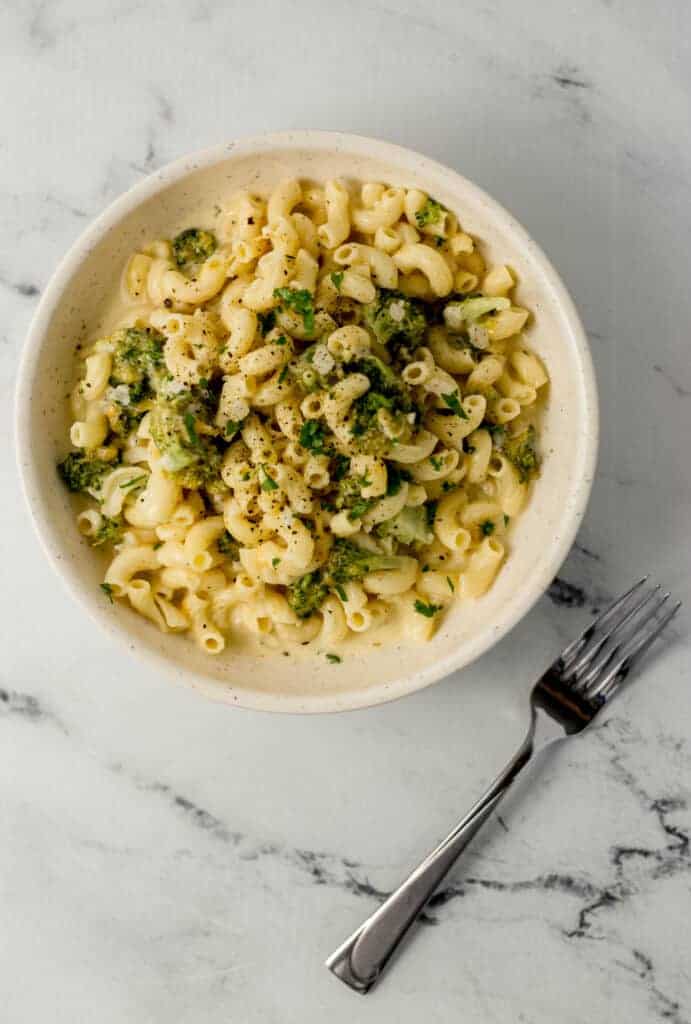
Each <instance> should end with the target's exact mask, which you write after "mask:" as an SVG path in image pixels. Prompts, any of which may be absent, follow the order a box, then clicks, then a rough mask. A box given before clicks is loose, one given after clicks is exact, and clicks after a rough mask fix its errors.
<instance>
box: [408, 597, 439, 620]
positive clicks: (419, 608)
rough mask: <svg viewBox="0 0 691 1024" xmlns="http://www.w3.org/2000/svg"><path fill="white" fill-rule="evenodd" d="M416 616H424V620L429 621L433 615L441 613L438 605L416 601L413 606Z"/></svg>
mask: <svg viewBox="0 0 691 1024" xmlns="http://www.w3.org/2000/svg"><path fill="white" fill-rule="evenodd" d="M413 607H414V608H415V611H416V612H417V613H418V615H424V616H425V618H426V619H431V618H432V616H433V615H436V614H437V612H440V611H441V605H440V604H425V602H424V601H420V600H417V601H416V602H415V604H414V605H413Z"/></svg>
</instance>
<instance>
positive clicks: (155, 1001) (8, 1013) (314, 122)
mask: <svg viewBox="0 0 691 1024" xmlns="http://www.w3.org/2000/svg"><path fill="white" fill-rule="evenodd" d="M0 29H1V31H0V48H1V50H2V60H0V95H1V96H2V101H1V106H0V110H1V112H2V115H1V116H2V124H1V127H2V134H1V135H0V148H1V151H2V160H1V161H0V167H1V168H2V171H1V178H2V180H1V186H2V194H1V196H0V204H1V206H0V209H1V211H2V222H3V236H2V241H1V242H0V295H1V297H2V321H1V323H0V395H1V398H2V401H1V402H0V428H1V429H2V433H3V436H4V437H5V438H6V441H5V444H4V445H3V446H2V448H1V450H0V487H1V493H2V497H3V500H2V502H1V503H0V524H1V527H2V528H1V529H0V546H1V548H2V551H1V555H2V565H3V574H4V586H3V587H2V590H1V592H0V622H1V623H2V637H3V654H4V657H3V661H2V668H1V669H0V680H1V682H0V685H1V686H2V687H3V689H2V691H0V829H1V832H0V954H1V955H0V960H1V962H2V967H3V970H2V975H3V980H2V985H1V989H2V992H1V994H0V1019H1V1020H2V1021H3V1024H39V1022H41V1024H43V1022H49V1024H81V1022H92V1021H99V1024H123V1022H127V1024H130V1022H131V1024H145V1022H146V1024H148V1022H151V1024H183V1022H184V1024H202V1022H203V1024H216V1022H218V1024H220V1022H224V1024H225V1022H228V1021H231V1022H232V1024H322V1022H323V1021H324V1020H328V1021H330V1022H333V1024H346V1022H347V1024H351V1022H352V1021H357V1022H358V1024H361V1022H363V1024H367V1022H370V1021H372V1022H374V1021H376V1022H377V1024H381V1022H383V1021H385V1022H388V1021H398V1022H400V1024H417V1022H418V1021H420V1020H423V1021H425V1022H427V1024H433V1022H434V1024H437V1022H439V1024H450V1022H452V1021H453V1022H455V1021H463V1022H464V1024H475V1022H478V1024H479V1022H501V1024H504V1022H506V1024H516V1022H526V1024H528V1022H530V1024H554V1022H560V1024H572V1022H573V1024H580V1022H585V1021H587V1022H589V1024H590V1022H596V1024H600V1022H603V1024H604V1022H606V1021H612V1022H614V1021H617V1022H619V1021H626V1022H627V1024H647V1022H655V1021H672V1022H674V1024H683V1022H688V1021H689V1020H691V979H690V977H689V963H690V958H689V945H690V936H691V931H690V927H689V919H690V916H691V892H690V888H691V886H690V883H691V853H690V849H689V834H690V830H691V807H690V803H689V802H690V801H691V737H690V733H691V686H690V685H689V669H690V668H691V647H690V646H689V636H688V616H689V610H691V588H690V585H689V569H690V568H691V551H690V550H689V521H690V519H691V468H690V463H689V437H690V436H691V359H690V358H689V320H690V316H691V288H690V287H689V255H688V253H689V243H690V242H691V194H690V192H691V186H690V184H689V167H690V163H691V142H690V140H689V131H688V128H689V113H690V97H691V64H689V59H688V39H689V34H690V33H691V14H690V13H689V8H688V6H687V5H686V3H685V2H684V0H674V2H667V3H665V4H662V5H657V6H656V7H655V8H654V9H653V7H652V6H651V4H650V3H646V2H645V0H637V2H632V0H628V2H624V0H599V2H597V0H581V2H580V3H579V4H566V3H555V4H546V3H541V2H540V0H529V2H528V3H524V4H516V3H514V2H511V0H500V2H496V0H495V3H493V4H491V5H488V4H486V3H482V2H478V0H468V2H466V3H463V4H457V3H452V2H449V0H446V2H443V0H431V2H430V3H428V4H427V5H424V6H421V5H420V4H419V3H413V2H412V0H403V2H398V3H396V2H394V0H370V2H358V0H354V2H351V3H348V4H346V3H341V4H326V3H318V2H311V0H310V2H301V0H293V2H286V0H284V2H283V3H281V2H280V0H258V2H256V3H251V4H241V3H230V4H229V3H221V2H214V0H197V2H195V3H192V2H189V3H183V2H180V0H179V2H177V3H174V4H169V5H163V4H145V3H143V2H141V0H139V2H138V0H131V2H126V0H123V2H121V3H95V4H90V3H87V2H85V0H69V2H55V3H52V4H45V3H43V2H41V3H37V2H26V3H23V4H19V3H16V4H12V5H5V7H4V9H3V11H2V14H0ZM296 127H321V128H335V129H341V130H345V131H348V130H352V131H357V132H359V133H362V134H367V135H378V136H382V137H384V138H388V139H391V140H393V141H395V142H399V143H402V144H404V145H408V146H411V147H413V148H416V149H419V150H421V151H423V152H425V153H427V154H429V155H431V156H433V157H436V158H438V159H439V160H441V161H443V162H445V163H448V164H450V165H451V166H454V167H456V168H458V169H459V170H460V171H461V172H462V173H464V174H465V175H467V176H468V177H470V178H471V179H474V180H475V181H477V182H478V183H479V184H480V185H482V186H484V187H485V188H486V189H487V190H488V191H490V192H491V193H492V194H494V195H495V196H496V197H497V198H498V199H499V200H500V201H501V202H503V203H504V204H505V205H506V206H508V207H509V209H511V210H512V212H513V213H515V215H516V216H517V217H518V218H519V220H521V221H522V222H523V223H524V224H525V225H526V227H527V228H528V229H529V230H530V231H531V233H532V234H533V235H534V237H535V238H536V239H537V240H538V241H539V242H540V243H541V244H542V245H543V246H544V247H545V249H546V250H547V252H548V254H549V255H550V256H551V257H552V259H553V260H554V262H555V263H556V265H557V267H558V268H559V269H560V271H561V272H562V274H563V276H564V279H565V281H566V283H567V285H568V286H569V288H570V289H571V291H572V294H573V296H574V298H575V300H576V302H577V304H578V306H579V308H580V310H581V312H582V315H583V319H584V322H585V324H586V327H587V329H588V332H589V334H590V338H591V342H592V348H593V354H594V358H595V363H596V368H597V372H598V378H599V383H600V388H601V398H602V420H603V444H602V453H601V460H600V466H599V472H598V476H597V481H596V484H595V489H594V494H593V498H592V502H591V505H590V509H589V513H588V515H587V518H586V521H585V524H584V526H583V529H582V531H581V534H580V537H579V543H578V544H577V546H576V548H575V550H574V551H573V553H572V555H571V557H570V559H569V561H568V562H567V564H566V565H565V566H564V568H563V570H562V573H561V575H560V580H559V581H558V582H557V583H555V585H554V586H553V588H552V590H551V591H550V593H549V595H548V596H547V597H545V598H544V599H543V600H542V602H541V603H540V604H539V606H538V607H537V608H536V609H535V610H534V611H533V612H532V613H531V614H530V615H529V616H528V617H527V619H526V620H524V622H523V623H522V624H521V625H520V626H519V627H518V628H517V629H516V630H514V632H513V633H512V634H511V635H510V636H509V637H508V638H507V639H505V640H504V641H503V642H502V643H501V644H500V645H499V646H498V647H497V648H496V649H495V650H494V651H493V652H492V653H491V654H489V655H487V656H485V657H484V658H482V659H481V660H480V661H479V662H478V663H476V664H475V665H474V666H473V667H472V668H470V669H468V670H467V671H465V672H464V673H462V674H459V675H458V676H457V677H454V678H450V679H448V680H446V681H445V682H443V683H441V684H439V685H437V686H435V687H432V688H431V689H429V690H427V691H426V692H424V693H420V694H417V695H416V696H414V697H412V698H409V699H407V700H404V701H402V702H399V703H397V704H394V705H390V706H386V707H381V708H379V709H377V710H374V711H363V712H358V713H353V714H348V715H341V716H334V717H329V718H323V717H322V718H310V719H307V718H304V719H300V718H280V717H272V716H268V715H260V714H251V713H245V712H237V711H231V710H229V709H226V708H223V707H221V706H217V705H214V704H210V703H206V702H205V701H204V700H203V699H202V698H201V697H199V696H197V695H196V694H194V693H193V692H188V691H187V690H185V689H179V688H176V687H175V686H174V685H172V684H170V683H169V682H168V681H167V680H166V679H164V678H162V677H159V676H158V675H156V674H155V673H153V672H152V671H151V670H149V669H148V668H145V667H143V666H142V665H140V664H138V663H137V662H136V661H134V660H132V659H131V658H130V657H128V656H126V654H124V653H122V652H121V651H120V650H119V649H115V648H114V647H112V646H110V644H109V642H108V641H106V640H105V639H104V638H103V637H102V636H101V635H100V634H99V633H98V632H96V631H95V630H94V628H92V627H91V626H90V624H89V623H88V622H87V621H86V619H85V618H84V616H83V614H82V612H81V611H80V610H78V608H77V607H76V606H75V605H74V604H73V603H72V602H71V600H70V599H69V598H68V597H67V596H66V594H65V593H64V592H63V590H62V588H61V586H60V584H59V582H58V581H57V579H56V578H55V577H54V576H53V574H52V572H51V570H50V569H49V567H48V566H47V565H46V563H45V562H44V560H43V557H42V555H41V552H40V550H39V548H38V544H37V542H36V539H35V537H34V535H33V533H32V530H31V527H30V525H29V522H28V518H27V512H26V509H25V507H24V503H23V499H22V498H21V497H20V494H19V490H18V482H17V478H16V471H15V467H14V459H13V453H12V450H11V443H10V435H11V429H12V427H11V419H12V417H11V406H12V388H13V381H14V375H15V367H16V363H17V358H18V355H19V352H20V349H21V345H22V339H23V336H24V333H25V330H26V327H27V324H28V322H29V318H30V316H31V314H32V311H33V308H34V306H35V304H36V301H37V296H38V294H39V293H40V292H41V290H42V289H43V287H44V286H45V284H46V282H47V280H48V278H49V276H50V274H51V272H52V270H53V268H54V266H55V264H56V262H57V260H58V259H59V257H60V256H61V255H62V253H63V252H64V250H65V248H66V247H67V246H68V245H69V244H70V243H71V242H72V241H73V239H74V238H75V237H76V236H77V235H78V234H79V233H80V232H81V231H82V230H83V229H84V227H85V226H86V224H88V222H89V221H90V220H91V218H93V217H94V216H95V215H96V214H97V213H99V212H100V211H101V210H102V209H103V207H104V206H105V205H106V204H107V203H109V202H110V201H111V200H112V199H113V198H114V197H115V196H117V195H118V194H119V193H120V192H121V191H123V190H124V189H125V188H127V186H129V185H130V184H132V183H133V182H134V181H136V180H138V179H139V178H140V177H141V176H142V175H144V174H146V173H148V172H149V171H151V170H153V169H155V168H157V167H159V166H161V165H162V164H164V163H166V162H167V161H169V160H170V159H172V158H174V157H176V156H179V155H181V154H183V153H185V152H187V151H190V150H193V149H196V148H199V147H202V146H205V145H208V144H211V143H215V142H220V141H223V140H227V139H231V138H233V137H235V136H238V135H243V134H254V133H257V132H260V131H265V130H270V129H281V128H296ZM645 571H654V572H655V573H656V574H658V575H659V577H660V579H661V580H662V581H663V582H664V583H665V584H666V585H667V586H669V587H670V588H672V589H673V590H674V592H675V593H677V594H678V595H679V596H680V597H682V598H685V599H686V600H687V605H686V609H687V610H686V611H684V612H682V615H681V616H680V618H679V620H678V625H677V627H676V631H675V636H674V638H670V639H671V641H672V642H670V643H667V644H666V645H662V646H661V647H660V649H659V650H658V651H657V653H656V656H655V657H654V658H653V659H651V660H649V661H648V663H647V666H646V668H645V669H644V670H643V672H642V673H641V678H640V679H639V681H638V682H637V683H636V685H634V686H632V687H631V688H630V689H629V690H628V691H627V692H626V693H625V695H624V696H622V697H621V698H620V699H619V700H618V701H617V702H616V704H615V705H614V706H613V708H612V709H611V710H610V711H608V712H605V713H604V717H603V721H602V722H601V723H600V724H599V726H598V727H597V728H594V729H593V730H592V731H591V732H590V733H589V734H588V735H587V736H584V737H581V738H580V739H576V740H574V741H573V742H572V743H571V744H569V745H568V746H567V747H563V748H562V749H560V750H559V751H558V752H557V753H555V754H554V756H553V757H552V758H551V760H550V763H549V764H548V765H546V766H545V767H544V769H543V770H542V771H541V772H539V773H537V774H536V775H535V777H534V780H533V783H532V785H527V786H523V787H522V788H521V790H520V792H519V793H518V794H516V795H515V797H514V798H513V799H512V801H511V802H510V803H509V804H507V805H505V806H504V807H503V809H502V817H501V821H500V822H496V823H495V824H494V825H493V826H492V827H490V828H489V829H488V830H487V831H486V833H484V834H483V836H482V838H481V839H480V840H479V841H478V842H477V844H476V845H475V847H474V848H473V849H472V851H471V852H470V853H469V854H468V855H467V856H466V858H465V859H464V860H463V861H462V862H461V863H460V865H459V866H458V868H457V870H456V872H455V873H454V875H453V876H452V878H451V880H450V881H449V882H448V883H447V884H446V886H445V888H444V893H445V896H446V899H444V900H438V901H437V905H436V906H435V907H434V909H433V910H431V911H430V912H429V914H428V918H429V923H428V924H426V925H423V926H421V928H420V929H419V932H418V934H417V935H416V937H415V939H414V941H412V942H411V943H410V944H409V945H408V946H407V947H406V949H405V951H404V953H403V955H402V956H401V960H400V962H399V963H398V964H397V965H396V967H395V969H392V970H391V972H390V974H389V976H388V977H387V979H386V980H385V981H384V982H383V983H382V984H381V986H380V987H379V988H378V989H377V990H376V991H375V992H373V993H372V994H371V995H370V996H368V997H366V998H364V999H363V998H361V997H359V996H357V995H355V994H354V993H352V992H351V991H350V990H348V989H346V988H345V987H344V986H343V985H341V984H340V983H339V982H338V981H336V980H335V979H334V978H333V977H332V976H331V975H330V974H329V973H328V972H327V971H326V970H325V969H324V967H323V966H322V961H323V959H324V957H325V956H326V955H327V954H328V953H330V952H331V951H332V949H333V948H334V947H335V946H336V945H337V944H338V943H339V942H340V941H341V940H342V939H344V938H345V936H346V935H347V934H349V932H350V931H351V930H352V929H353V928H354V927H355V926H356V925H357V924H359V923H360V921H361V919H362V918H363V917H364V916H365V915H366V914H367V913H369V912H370V911H371V910H372V909H373V908H374V907H375V906H376V904H377V901H378V900H379V899H380V898H381V895H382V894H383V893H385V892H387V891H388V890H390V889H391V888H392V887H393V886H394V885H395V884H396V883H397V882H398V881H399V880H400V878H401V877H402V875H403V874H404V872H406V871H407V869H408V868H409V867H411V866H412V865H413V864H414V863H415V861H416V859H417V858H418V857H419V856H420V855H421V854H423V853H424V852H426V850H427V848H428V847H429V846H430V845H431V843H432V842H433V841H435V840H436V839H437V838H439V837H440V836H441V835H442V834H444V832H445V831H446V830H447V829H448V828H449V827H450V826H451V825H452V824H453V823H454V822H455V820H456V819H457V818H458V817H459V816H460V815H461V813H463V812H464V811H465V810H466V809H467V808H468V806H469V805H470V804H471V803H472V801H473V799H474V798H475V796H476V795H478V793H479V791H480V789H481V788H482V786H483V785H484V784H485V783H486V782H487V781H488V780H489V779H490V778H491V776H492V775H493V774H494V773H495V771H496V770H498V769H499V768H500V767H501V765H502V764H503V761H504V760H505V758H506V757H507V756H508V754H509V753H510V752H511V749H512V747H513V745H514V744H516V743H517V742H518V740H519V739H520V737H521V734H522V730H523V704H522V702H523V699H524V695H525V693H526V690H527V688H528V685H529V683H530V682H531V679H532V677H534V675H535V674H536V672H537V670H538V669H539V668H541V667H542V666H544V664H545V663H546V662H547V661H548V660H549V658H550V657H551V656H553V655H554V654H555V653H556V652H557V650H559V648H560V646H562V645H563V644H564V642H565V641H566V640H567V639H569V638H571V636H572V635H573V634H574V633H575V631H576V630H577V629H578V628H579V627H580V626H581V625H582V623H583V622H584V621H586V620H587V618H588V616H589V614H590V611H591V609H592V608H593V607H595V606H597V607H599V606H600V605H601V603H602V601H603V600H605V599H606V597H607V596H608V595H611V594H613V593H615V592H616V591H617V590H618V589H621V588H622V587H623V586H624V585H625V584H627V583H628V582H629V581H631V580H632V579H633V578H635V577H636V576H637V575H640V574H641V573H642V572H645Z"/></svg>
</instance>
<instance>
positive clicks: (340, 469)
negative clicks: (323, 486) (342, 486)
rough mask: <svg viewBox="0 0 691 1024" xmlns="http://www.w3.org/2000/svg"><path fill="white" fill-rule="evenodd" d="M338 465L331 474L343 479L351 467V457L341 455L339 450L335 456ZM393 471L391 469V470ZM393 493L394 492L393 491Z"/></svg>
mask: <svg viewBox="0 0 691 1024" xmlns="http://www.w3.org/2000/svg"><path fill="white" fill-rule="evenodd" d="M335 462H336V466H335V469H334V471H333V473H332V474H331V475H332V477H333V478H334V480H342V479H343V477H344V476H345V475H346V473H347V472H348V470H349V469H350V459H349V458H348V456H347V455H341V453H340V452H339V453H338V454H337V455H336V457H335ZM389 472H391V470H389ZM392 493H393V492H392Z"/></svg>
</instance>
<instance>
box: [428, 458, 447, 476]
mask: <svg viewBox="0 0 691 1024" xmlns="http://www.w3.org/2000/svg"><path fill="white" fill-rule="evenodd" d="M429 461H430V462H431V463H432V468H433V469H436V471H437V473H438V472H439V470H440V469H441V468H442V466H443V465H444V463H443V461H442V459H439V458H437V457H436V456H435V455H430V457H429Z"/></svg>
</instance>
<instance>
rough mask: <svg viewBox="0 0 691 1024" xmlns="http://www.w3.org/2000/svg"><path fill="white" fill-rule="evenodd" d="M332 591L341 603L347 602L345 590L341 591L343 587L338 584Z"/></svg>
mask: <svg viewBox="0 0 691 1024" xmlns="http://www.w3.org/2000/svg"><path fill="white" fill-rule="evenodd" d="M334 590H335V591H336V593H337V594H338V596H339V597H340V599H341V601H347V600H348V595H347V594H346V592H345V590H344V589H343V587H342V586H341V584H340V583H337V584H336V586H335V587H334Z"/></svg>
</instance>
